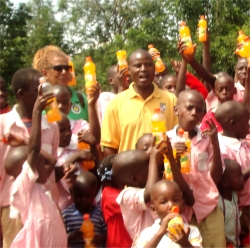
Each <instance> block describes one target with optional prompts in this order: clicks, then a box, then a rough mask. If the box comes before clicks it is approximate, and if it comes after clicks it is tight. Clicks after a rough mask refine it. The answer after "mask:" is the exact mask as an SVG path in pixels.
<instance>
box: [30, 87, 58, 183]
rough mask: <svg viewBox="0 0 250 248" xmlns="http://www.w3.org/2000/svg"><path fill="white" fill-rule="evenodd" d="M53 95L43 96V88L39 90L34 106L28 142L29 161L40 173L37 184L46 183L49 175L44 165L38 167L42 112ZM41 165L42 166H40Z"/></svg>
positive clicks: (33, 168)
mask: <svg viewBox="0 0 250 248" xmlns="http://www.w3.org/2000/svg"><path fill="white" fill-rule="evenodd" d="M53 96H54V95H53V94H50V93H49V94H45V95H43V94H42V87H41V86H39V88H38V96H37V99H36V102H35V105H34V109H33V113H32V128H31V133H30V138H29V142H28V157H27V161H28V163H29V165H30V167H31V169H32V170H33V171H37V172H38V175H39V177H38V179H37V182H39V183H45V182H46V180H47V178H48V174H47V171H46V170H45V168H44V164H43V165H42V166H39V168H38V167H37V164H39V163H38V162H39V154H40V151H41V116H42V111H43V110H44V109H45V107H46V106H47V105H48V101H50V100H51V99H52V98H53ZM40 165H41V164H40Z"/></svg>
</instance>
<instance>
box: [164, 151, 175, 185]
mask: <svg viewBox="0 0 250 248" xmlns="http://www.w3.org/2000/svg"><path fill="white" fill-rule="evenodd" d="M164 169H165V170H164V178H165V179H167V180H172V179H173V174H172V169H171V166H170V162H169V160H168V158H167V157H166V156H165V155H164Z"/></svg>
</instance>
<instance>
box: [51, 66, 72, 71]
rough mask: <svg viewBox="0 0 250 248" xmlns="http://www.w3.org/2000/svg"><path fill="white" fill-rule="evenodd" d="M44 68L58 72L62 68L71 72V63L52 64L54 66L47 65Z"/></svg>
mask: <svg viewBox="0 0 250 248" xmlns="http://www.w3.org/2000/svg"><path fill="white" fill-rule="evenodd" d="M46 69H53V70H54V71H58V72H62V71H63V70H65V71H69V72H72V66H71V65H54V66H51V67H48V68H46Z"/></svg>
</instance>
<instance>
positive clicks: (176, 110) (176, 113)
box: [174, 105, 179, 116]
mask: <svg viewBox="0 0 250 248" xmlns="http://www.w3.org/2000/svg"><path fill="white" fill-rule="evenodd" d="M174 114H175V115H176V116H178V115H179V108H178V105H175V106H174Z"/></svg>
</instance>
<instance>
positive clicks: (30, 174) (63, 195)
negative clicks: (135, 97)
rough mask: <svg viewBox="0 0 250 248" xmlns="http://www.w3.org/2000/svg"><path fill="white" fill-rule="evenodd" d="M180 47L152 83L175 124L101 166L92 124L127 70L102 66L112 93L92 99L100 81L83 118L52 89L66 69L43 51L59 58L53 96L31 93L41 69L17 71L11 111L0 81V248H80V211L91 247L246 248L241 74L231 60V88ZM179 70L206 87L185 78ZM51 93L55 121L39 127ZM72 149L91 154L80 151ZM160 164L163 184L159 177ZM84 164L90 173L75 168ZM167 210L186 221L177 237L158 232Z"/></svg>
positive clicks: (247, 161)
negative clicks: (90, 227) (169, 104)
mask: <svg viewBox="0 0 250 248" xmlns="http://www.w3.org/2000/svg"><path fill="white" fill-rule="evenodd" d="M207 45H208V44H207V43H205V44H204V46H207ZM184 49H185V43H183V42H179V43H178V52H179V53H180V54H181V56H182V61H181V62H177V61H171V62H172V66H173V68H174V69H175V71H176V75H173V74H168V73H167V71H165V73H166V74H165V75H163V74H162V75H161V76H159V75H157V74H156V77H155V83H156V84H157V85H158V87H159V88H161V89H162V90H167V91H169V92H171V93H172V94H176V96H177V98H178V101H177V104H176V106H175V109H174V111H175V115H177V116H178V125H177V126H175V127H174V129H172V130H168V131H167V133H166V135H167V136H166V137H167V138H166V139H164V140H161V141H160V143H157V144H156V142H155V138H154V137H153V135H152V133H145V134H143V136H142V137H140V138H139V140H138V141H137V143H136V146H135V148H134V149H133V150H127V151H122V152H120V153H118V154H111V155H108V156H106V157H104V158H103V155H102V152H101V148H100V146H99V143H100V125H101V124H102V117H103V116H104V113H105V108H106V106H107V105H108V102H109V101H110V100H111V99H112V98H114V97H115V95H116V94H119V92H121V91H123V90H126V88H127V84H126V83H127V77H126V76H125V75H126V71H125V70H123V71H119V69H118V67H117V66H112V67H111V68H109V70H108V73H107V79H108V81H109V82H110V84H111V86H112V87H113V91H112V94H110V93H107V92H106V93H105V92H103V93H101V95H100V87H99V85H93V86H92V88H91V93H90V94H89V95H88V96H87V99H88V101H87V106H86V105H85V106H82V107H81V108H83V107H85V108H87V110H88V120H87V119H85V120H84V119H82V118H78V119H77V118H69V116H70V112H72V96H73V94H74V95H76V93H75V92H74V91H73V90H72V89H71V88H69V87H66V85H65V83H64V82H63V83H59V76H58V75H59V74H58V73H61V74H62V75H63V74H64V73H67V72H68V71H67V70H68V69H69V68H68V67H67V66H66V65H65V66H64V67H62V68H61V71H60V70H59V69H60V68H58V67H56V66H59V65H58V63H63V64H64V63H65V62H64V61H65V58H64V54H63V53H61V52H60V51H59V50H58V48H53V47H52V46H50V48H49V51H50V52H51V53H55V54H56V55H55V56H58V58H60V59H56V58H57V57H54V58H53V57H52V58H51V59H52V60H53V61H54V63H55V65H52V67H51V68H52V69H53V70H54V73H55V75H56V76H58V83H52V81H51V83H52V84H53V87H52V89H53V92H52V93H48V94H43V93H42V87H41V86H39V78H40V77H42V76H44V75H45V76H47V75H48V74H46V73H47V72H48V73H51V72H50V71H47V72H46V73H43V72H44V71H43V70H41V71H40V72H39V71H38V70H35V69H31V68H24V69H20V70H18V71H17V72H16V73H15V74H14V75H13V79H12V82H11V86H12V90H13V93H14V95H15V97H16V100H17V103H16V105H15V106H14V107H13V108H12V110H11V109H10V108H9V106H8V104H7V102H6V93H5V92H6V86H5V83H4V81H3V80H2V78H0V82H1V87H0V92H4V93H3V96H4V99H5V100H2V99H1V105H0V107H1V110H3V111H2V112H1V113H2V114H1V115H0V139H1V142H0V154H1V156H0V203H1V228H0V229H1V232H2V234H3V238H2V239H3V247H83V246H84V245H86V244H85V243H84V238H83V233H82V231H81V230H80V229H81V225H82V222H83V215H84V214H89V215H90V220H91V221H92V222H93V223H94V237H93V240H92V245H93V246H92V247H94V246H96V247H105V246H106V247H203V246H204V247H241V246H244V247H249V245H250V236H249V232H250V228H249V225H250V218H249V213H250V180H249V176H250V144H249V142H247V139H246V137H247V135H249V119H250V88H249V87H250V67H249V66H247V60H246V59H244V58H239V59H238V61H237V64H236V77H235V78H236V79H237V82H235V80H234V79H233V78H232V77H230V76H229V75H228V74H227V73H225V72H220V73H217V74H215V75H213V74H212V73H211V72H209V70H208V68H205V67H206V66H205V67H203V66H202V65H201V64H199V63H198V62H197V61H196V60H195V58H194V54H192V56H186V55H185V54H184V52H183V51H184ZM45 50H46V49H45ZM45 50H41V51H40V52H39V56H43V54H44V53H45ZM60 56H61V57H60ZM204 56H209V54H206V53H204ZM205 59H207V58H205ZM39 61H40V60H39ZM57 61H59V62H57ZM187 64H190V66H191V67H192V68H193V69H194V70H195V71H196V72H197V74H199V75H200V77H201V78H202V79H203V80H204V83H201V82H200V81H199V80H198V79H197V78H196V77H195V76H194V75H192V74H191V73H189V72H187ZM37 67H39V66H37ZM45 69H46V70H49V67H47V68H45ZM45 69H44V70H45ZM57 74H58V75H57ZM49 77H50V76H48V78H49ZM65 78H66V77H65ZM53 80H57V79H56V77H55V78H53ZM209 91H210V92H209ZM99 95H100V96H99ZM1 97H2V96H1ZM53 97H55V98H56V100H57V103H58V108H59V110H60V111H61V116H62V118H61V120H60V121H58V122H57V123H48V122H47V120H46V117H45V116H44V115H43V114H42V113H43V111H44V109H45V107H46V106H47V105H48V103H49V102H50V101H51V99H52V98H53ZM79 99H80V98H79ZM79 104H81V100H79ZM84 104H86V102H85V103H84V102H83V104H82V105H84ZM96 106H97V109H96ZM6 108H8V110H6ZM205 109H206V110H207V112H205ZM131 114H132V113H131ZM179 129H183V130H184V131H185V132H188V135H189V138H190V140H191V155H190V161H191V171H190V172H189V173H186V174H182V173H181V171H180V157H181V155H182V154H183V153H185V152H186V151H187V147H186V145H185V143H183V142H180V141H179V138H178V130H179ZM110 138H111V139H112V137H110ZM79 143H86V144H88V147H89V148H87V149H83V150H82V149H80V148H79V145H78V144H79ZM173 148H175V156H174V155H173ZM164 158H167V159H168V161H169V163H170V166H171V170H172V176H173V180H172V181H170V180H166V179H164V178H163V175H164V173H163V172H164ZM90 161H92V163H93V162H94V164H95V165H94V167H93V168H92V169H90V170H86V169H84V168H85V167H84V163H88V162H90ZM173 206H177V207H178V208H179V210H180V211H179V213H180V214H181V216H182V218H183V220H184V223H185V224H184V226H183V227H182V226H181V225H179V224H177V225H175V226H174V230H175V232H173V231H171V230H169V229H168V227H167V226H168V222H169V221H170V220H171V219H173V218H175V217H176V216H177V214H176V213H174V212H172V211H171V209H172V207H173Z"/></svg>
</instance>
